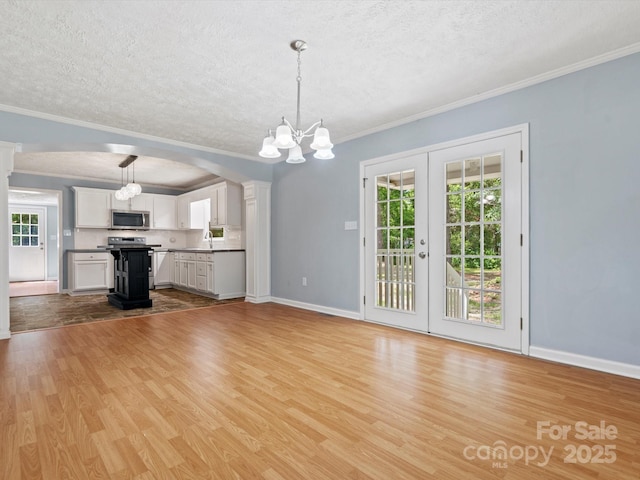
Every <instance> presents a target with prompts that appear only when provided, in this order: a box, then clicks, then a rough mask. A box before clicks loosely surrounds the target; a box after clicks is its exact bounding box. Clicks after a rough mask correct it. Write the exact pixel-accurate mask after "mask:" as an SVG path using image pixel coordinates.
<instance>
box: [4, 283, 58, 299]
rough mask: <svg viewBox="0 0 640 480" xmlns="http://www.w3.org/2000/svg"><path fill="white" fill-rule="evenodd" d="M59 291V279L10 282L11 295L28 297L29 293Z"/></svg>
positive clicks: (45, 293)
mask: <svg viewBox="0 0 640 480" xmlns="http://www.w3.org/2000/svg"><path fill="white" fill-rule="evenodd" d="M52 293H58V281H57V280H46V281H43V282H11V283H9V296H10V297H26V296H29V295H50V294H52Z"/></svg>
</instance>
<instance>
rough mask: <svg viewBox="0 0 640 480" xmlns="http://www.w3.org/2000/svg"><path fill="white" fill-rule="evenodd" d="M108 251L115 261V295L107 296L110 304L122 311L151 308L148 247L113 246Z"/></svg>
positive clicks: (150, 249) (150, 248) (149, 250)
mask: <svg viewBox="0 0 640 480" xmlns="http://www.w3.org/2000/svg"><path fill="white" fill-rule="evenodd" d="M108 250H109V251H110V252H111V255H113V258H114V259H115V262H114V265H115V266H114V281H113V283H114V284H113V289H114V291H113V293H110V294H109V295H107V298H108V300H109V303H110V304H111V305H113V306H115V307H118V308H120V309H122V310H130V309H132V308H149V307H151V306H152V305H153V301H152V300H151V298H149V266H150V259H149V252H151V251H153V248H152V247H151V246H149V245H146V246H129V245H122V246H113V247H109V248H108Z"/></svg>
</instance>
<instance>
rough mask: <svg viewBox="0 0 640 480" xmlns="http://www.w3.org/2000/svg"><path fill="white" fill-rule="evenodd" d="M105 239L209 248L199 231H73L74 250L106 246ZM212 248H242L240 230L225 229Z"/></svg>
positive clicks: (96, 229)
mask: <svg viewBox="0 0 640 480" xmlns="http://www.w3.org/2000/svg"><path fill="white" fill-rule="evenodd" d="M107 237H145V238H146V239H147V243H149V244H159V245H162V248H185V247H202V248H209V241H208V240H204V232H203V231H201V230H171V231H164V230H147V231H132V230H122V231H120V230H107V229H99V228H95V229H94V228H81V229H75V231H74V244H75V245H74V248H76V249H83V248H96V247H97V246H98V245H106V244H107ZM212 244H213V248H214V249H216V250H224V249H228V248H243V247H244V245H243V242H242V228H241V227H225V237H224V239H215V240H214V241H213V242H212Z"/></svg>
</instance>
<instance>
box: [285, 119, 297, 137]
mask: <svg viewBox="0 0 640 480" xmlns="http://www.w3.org/2000/svg"><path fill="white" fill-rule="evenodd" d="M282 121H283V122H284V123H285V124H286V125H287V127H289V129H290V130H291V134H292V135H295V133H296V129H295V128H293V125H291V124H290V123H289V120H287V119H286V118H285V117H282Z"/></svg>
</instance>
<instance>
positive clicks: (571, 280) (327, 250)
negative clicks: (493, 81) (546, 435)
mask: <svg viewBox="0 0 640 480" xmlns="http://www.w3.org/2000/svg"><path fill="white" fill-rule="evenodd" d="M639 114H640V54H636V55H632V56H628V57H625V58H622V59H618V60H615V61H612V62H609V63H606V64H602V65H599V66H596V67H592V68H589V69H586V70H583V71H580V72H577V73H573V74H570V75H566V76H563V77H560V78H557V79H554V80H550V81H547V82H544V83H541V84H538V85H535V86H532V87H529V88H526V89H522V90H519V91H516V92H512V93H508V94H505V95H502V96H499V97H495V98H493V99H490V100H486V101H483V102H479V103H475V104H473V105H469V106H466V107H462V108H458V109H456V110H452V111H449V112H446V113H443V114H440V115H437V116H433V117H429V118H425V119H422V120H419V121H416V122H412V123H410V124H407V125H403V126H400V127H396V128H393V129H389V130H386V131H383V132H380V133H376V134H372V135H369V136H366V137H363V138H360V139H356V140H353V141H350V142H346V143H344V144H340V145H338V146H336V147H335V148H334V152H335V154H336V158H335V159H334V160H330V161H327V162H321V161H318V160H313V159H311V160H310V161H308V162H306V163H304V164H302V165H299V166H291V165H287V164H284V163H281V164H278V165H277V166H275V169H274V183H273V189H272V190H273V204H272V208H273V211H272V216H273V220H272V225H273V234H272V235H273V238H272V268H273V275H272V294H273V295H274V296H275V297H281V298H286V299H290V300H296V301H300V302H308V303H312V304H317V305H322V306H326V307H334V308H338V309H344V310H350V311H357V310H358V309H359V300H360V299H359V258H358V252H359V248H360V240H359V238H360V237H359V235H358V234H356V232H353V231H345V230H344V221H345V220H354V219H357V218H358V202H359V191H358V190H359V188H360V184H361V182H360V179H359V178H358V174H359V162H361V161H363V160H368V159H372V158H376V157H380V156H383V155H388V154H392V153H397V152H402V151H406V150H410V149H413V148H418V147H423V146H428V145H433V144H436V143H439V142H444V141H449V140H454V139H458V138H462V137H466V136H470V135H474V134H479V133H483V132H487V131H491V130H496V129H500V128H505V127H509V126H513V125H518V124H522V123H529V124H530V152H529V153H530V172H529V173H530V234H531V238H530V244H531V250H530V262H531V268H530V279H529V281H530V302H531V306H530V333H531V344H532V345H535V346H538V347H545V348H549V349H555V350H561V351H566V352H571V353H576V354H582V355H587V356H593V357H598V358H602V359H608V360H614V361H620V362H626V363H631V364H635V365H639V364H640V345H639V343H640V320H639V319H640V312H639V308H638V306H637V305H638V303H637V302H636V299H637V298H638V284H639V281H638V276H639V273H640V254H639V252H638V250H639V247H638V246H639V245H640V241H639V240H638V238H639V236H640V222H639V221H638V218H640V217H639V216H638V212H639V211H640V189H639V188H638V184H639V179H640V134H639V133H638V131H639V130H640V124H639V122H638V115H639ZM303 276H306V277H307V279H308V286H307V287H302V285H301V278H302V277H303Z"/></svg>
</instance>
